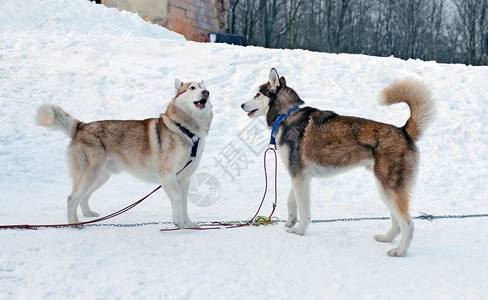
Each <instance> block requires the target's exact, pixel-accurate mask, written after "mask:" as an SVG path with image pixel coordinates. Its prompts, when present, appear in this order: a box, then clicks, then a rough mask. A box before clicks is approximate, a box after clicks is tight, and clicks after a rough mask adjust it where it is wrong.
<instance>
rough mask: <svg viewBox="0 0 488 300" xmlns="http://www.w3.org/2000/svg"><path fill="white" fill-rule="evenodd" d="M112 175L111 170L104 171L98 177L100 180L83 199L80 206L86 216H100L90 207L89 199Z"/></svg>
mask: <svg viewBox="0 0 488 300" xmlns="http://www.w3.org/2000/svg"><path fill="white" fill-rule="evenodd" d="M110 175H111V174H110V173H109V172H103V173H102V174H101V175H100V176H99V177H98V180H97V181H96V182H95V184H94V185H93V186H92V188H91V189H90V191H89V192H88V193H87V194H86V195H85V196H84V197H83V198H82V199H81V201H80V207H81V211H82V212H83V215H84V216H85V217H98V216H99V214H98V213H97V212H95V211H93V210H91V209H90V206H89V204H88V201H89V200H90V197H91V195H92V194H93V193H94V192H95V191H96V190H98V189H99V188H100V187H101V186H102V185H104V184H105V183H106V182H107V181H108V180H109V178H110Z"/></svg>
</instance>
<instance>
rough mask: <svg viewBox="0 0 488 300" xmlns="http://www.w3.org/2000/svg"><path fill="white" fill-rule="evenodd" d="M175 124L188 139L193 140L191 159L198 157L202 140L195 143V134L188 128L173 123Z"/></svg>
mask: <svg viewBox="0 0 488 300" xmlns="http://www.w3.org/2000/svg"><path fill="white" fill-rule="evenodd" d="M173 123H175V125H176V127H178V128H179V129H180V130H181V132H183V133H184V134H185V135H186V136H187V137H189V138H190V140H192V142H193V147H191V154H190V157H196V156H197V150H198V141H200V139H197V140H196V141H194V140H193V137H194V136H195V134H194V133H193V132H191V131H190V130H189V129H188V128H186V127H184V126H183V125H181V124H180V123H178V122H173Z"/></svg>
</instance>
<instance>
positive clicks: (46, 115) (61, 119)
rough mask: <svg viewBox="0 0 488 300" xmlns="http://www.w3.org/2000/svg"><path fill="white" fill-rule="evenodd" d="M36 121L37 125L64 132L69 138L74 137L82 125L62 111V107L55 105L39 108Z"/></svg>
mask: <svg viewBox="0 0 488 300" xmlns="http://www.w3.org/2000/svg"><path fill="white" fill-rule="evenodd" d="M35 121H36V124H37V125H41V126H46V127H49V128H52V129H59V130H63V131H64V132H65V133H66V134H67V135H68V136H69V137H73V135H74V133H75V132H76V127H77V126H78V125H79V124H80V123H81V122H80V121H78V120H77V119H75V118H73V117H72V116H70V115H69V114H68V113H67V112H65V111H64V110H63V109H61V107H59V106H57V105H53V104H43V105H41V106H39V108H38V109H37V113H36V116H35Z"/></svg>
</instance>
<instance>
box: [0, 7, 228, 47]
mask: <svg viewBox="0 0 488 300" xmlns="http://www.w3.org/2000/svg"><path fill="white" fill-rule="evenodd" d="M0 1H1V0H0ZM101 2H102V4H105V5H106V6H108V7H117V8H118V9H120V10H128V11H131V12H138V13H139V16H140V17H141V18H144V19H145V20H147V21H150V22H153V23H156V24H159V25H162V26H164V27H166V28H168V29H169V30H172V31H175V32H178V33H180V34H182V35H184V36H185V38H186V39H187V40H192V41H198V42H208V37H207V33H209V32H224V29H225V18H224V8H223V7H222V6H223V5H226V6H227V5H228V0H101Z"/></svg>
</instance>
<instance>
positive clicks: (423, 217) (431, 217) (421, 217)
mask: <svg viewBox="0 0 488 300" xmlns="http://www.w3.org/2000/svg"><path fill="white" fill-rule="evenodd" d="M486 217H488V214H471V215H439V216H435V215H429V214H425V213H421V215H419V216H415V217H412V219H416V220H427V221H433V220H435V219H466V218H486ZM389 219H390V217H353V218H338V219H322V220H320V219H319V220H311V221H310V222H311V223H334V222H358V221H374V220H380V221H384V220H389ZM245 222H247V221H245V220H241V221H225V222H221V223H229V224H230V223H234V224H242V223H245ZM276 222H280V223H284V222H286V221H285V220H277V221H276ZM197 223H198V224H207V223H208V222H205V221H201V222H197ZM172 224H173V223H172V222H145V223H132V224H88V225H85V226H86V227H141V226H149V225H172Z"/></svg>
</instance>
